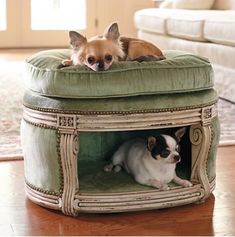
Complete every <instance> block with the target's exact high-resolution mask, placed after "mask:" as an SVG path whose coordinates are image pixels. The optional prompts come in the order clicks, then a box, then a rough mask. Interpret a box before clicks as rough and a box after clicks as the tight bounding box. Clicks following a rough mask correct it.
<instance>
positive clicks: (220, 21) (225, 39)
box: [204, 11, 235, 46]
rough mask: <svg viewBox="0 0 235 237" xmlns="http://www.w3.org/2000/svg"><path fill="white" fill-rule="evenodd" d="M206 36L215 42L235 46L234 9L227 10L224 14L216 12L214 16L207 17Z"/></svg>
mask: <svg viewBox="0 0 235 237" xmlns="http://www.w3.org/2000/svg"><path fill="white" fill-rule="evenodd" d="M204 36H205V38H206V39H208V40H210V41H212V42H215V43H219V44H223V45H230V46H235V13H234V11H225V13H223V14H216V15H215V16H214V17H212V18H208V19H206V21H205V26H204Z"/></svg>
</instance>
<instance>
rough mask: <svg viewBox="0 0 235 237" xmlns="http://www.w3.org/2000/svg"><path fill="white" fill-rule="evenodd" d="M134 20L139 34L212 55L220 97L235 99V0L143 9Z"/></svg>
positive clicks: (166, 46) (170, 46)
mask: <svg viewBox="0 0 235 237" xmlns="http://www.w3.org/2000/svg"><path fill="white" fill-rule="evenodd" d="M134 20H135V25H136V28H137V29H138V37H139V38H142V39H145V40H148V41H150V42H152V43H154V44H156V45H158V46H159V47H160V48H161V49H175V50H183V51H188V52H190V53H193V54H197V55H201V56H204V57H207V58H209V59H210V61H211V62H212V64H213V68H214V73H215V85H216V89H217V91H218V92H219V95H220V97H223V98H225V99H227V100H230V101H232V102H235V0H215V2H214V5H213V7H212V8H211V9H210V10H186V9H173V8H151V9H143V10H140V11H137V12H136V13H135V16H134Z"/></svg>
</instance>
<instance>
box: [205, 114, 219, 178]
mask: <svg viewBox="0 0 235 237" xmlns="http://www.w3.org/2000/svg"><path fill="white" fill-rule="evenodd" d="M211 131H212V141H211V147H210V151H209V155H208V162H207V173H208V178H209V181H212V180H213V179H214V178H215V176H216V155H217V146H218V144H219V137H220V123H219V120H218V117H217V118H215V119H214V120H213V121H212V123H211Z"/></svg>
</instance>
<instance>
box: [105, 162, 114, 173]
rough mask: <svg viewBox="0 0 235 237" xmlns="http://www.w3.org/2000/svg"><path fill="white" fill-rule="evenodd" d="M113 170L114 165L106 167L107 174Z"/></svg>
mask: <svg viewBox="0 0 235 237" xmlns="http://www.w3.org/2000/svg"><path fill="white" fill-rule="evenodd" d="M112 170H113V164H108V165H106V166H105V167H104V171H105V172H111V171H112Z"/></svg>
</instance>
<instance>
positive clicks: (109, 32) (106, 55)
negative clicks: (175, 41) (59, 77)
mask: <svg viewBox="0 0 235 237" xmlns="http://www.w3.org/2000/svg"><path fill="white" fill-rule="evenodd" d="M69 37H70V44H71V46H72V49H73V53H72V56H71V59H66V60H64V61H63V62H62V65H63V66H72V65H74V66H76V65H86V66H87V67H89V68H90V69H92V70H93V71H104V70H107V69H108V68H109V67H110V66H111V65H112V63H113V62H118V61H139V62H142V61H158V60H162V59H165V57H164V56H163V53H162V51H161V50H160V49H159V48H157V47H156V46H154V45H153V44H151V43H149V42H146V41H144V40H140V39H134V38H127V37H120V33H119V29H118V24H117V23H113V24H111V25H110V26H109V27H108V28H107V29H106V30H105V32H104V34H103V36H101V37H99V36H96V37H92V38H90V39H88V40H87V39H86V37H84V36H82V35H81V34H79V33H77V32H75V31H70V32H69Z"/></svg>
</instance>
